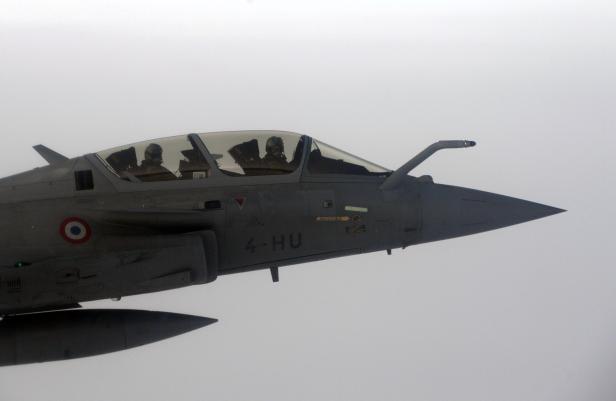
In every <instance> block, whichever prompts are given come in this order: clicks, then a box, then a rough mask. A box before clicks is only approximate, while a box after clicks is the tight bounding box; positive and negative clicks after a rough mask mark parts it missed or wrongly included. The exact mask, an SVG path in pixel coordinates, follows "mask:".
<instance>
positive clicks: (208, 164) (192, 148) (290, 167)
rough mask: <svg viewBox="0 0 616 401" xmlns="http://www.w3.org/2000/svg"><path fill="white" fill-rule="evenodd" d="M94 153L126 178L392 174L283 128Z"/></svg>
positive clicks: (162, 141)
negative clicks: (217, 175)
mask: <svg viewBox="0 0 616 401" xmlns="http://www.w3.org/2000/svg"><path fill="white" fill-rule="evenodd" d="M308 146H310V147H309V148H308ZM305 149H308V151H307V152H305ZM305 153H306V154H307V159H308V160H307V162H306V163H304V154H305ZM97 156H98V158H99V159H100V161H101V162H102V163H103V164H105V166H106V167H107V168H108V169H109V170H110V171H111V172H113V173H114V174H115V175H117V176H118V177H120V178H122V179H124V180H127V181H131V182H159V181H175V180H199V179H207V178H209V177H211V176H212V175H213V174H216V173H218V174H219V175H220V173H222V174H224V175H227V176H231V177H243V176H251V177H254V176H273V175H288V174H293V173H295V172H297V171H298V170H299V169H304V171H305V173H306V174H311V175H323V174H343V175H359V176H385V175H389V174H390V173H391V171H390V170H388V169H385V168H383V167H381V166H378V165H376V164H374V163H371V162H368V161H366V160H363V159H360V158H358V157H356V156H353V155H351V154H348V153H346V152H344V151H342V150H339V149H336V148H334V147H332V146H329V145H327V144H325V143H322V142H320V141H317V140H315V139H312V138H310V137H308V136H305V135H299V134H295V133H291V132H282V131H235V132H214V133H206V134H191V135H182V136H175V137H169V138H163V139H156V140H151V141H144V142H140V143H136V144H131V145H127V146H122V147H118V148H113V149H109V150H105V151H102V152H99V153H97ZM304 166H305V168H304Z"/></svg>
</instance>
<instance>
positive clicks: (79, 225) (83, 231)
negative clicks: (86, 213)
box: [60, 217, 92, 244]
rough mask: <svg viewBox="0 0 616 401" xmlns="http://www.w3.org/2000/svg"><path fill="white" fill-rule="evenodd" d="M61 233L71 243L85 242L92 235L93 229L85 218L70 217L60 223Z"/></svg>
mask: <svg viewBox="0 0 616 401" xmlns="http://www.w3.org/2000/svg"><path fill="white" fill-rule="evenodd" d="M60 235H61V236H62V238H64V239H65V240H66V241H67V242H70V243H71V244H83V243H86V242H88V240H89V239H90V237H91V236H92V229H91V228H90V225H89V224H88V223H87V222H86V221H85V220H83V219H80V218H79V217H69V218H68V219H66V220H64V221H63V222H62V224H61V225H60Z"/></svg>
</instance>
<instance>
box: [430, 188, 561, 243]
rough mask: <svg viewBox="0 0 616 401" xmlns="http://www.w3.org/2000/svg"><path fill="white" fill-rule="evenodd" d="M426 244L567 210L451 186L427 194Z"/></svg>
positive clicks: (432, 189) (434, 189)
mask: <svg viewBox="0 0 616 401" xmlns="http://www.w3.org/2000/svg"><path fill="white" fill-rule="evenodd" d="M423 204H424V212H423V230H422V242H428V241H435V240H439V239H446V238H453V237H459V236H463V235H470V234H476V233H480V232H484V231H489V230H495V229H498V228H503V227H508V226H512V225H515V224H520V223H524V222H527V221H531V220H536V219H540V218H543V217H547V216H551V215H554V214H558V213H562V212H564V211H565V210H563V209H559V208H556V207H552V206H547V205H542V204H540V203H535V202H529V201H526V200H522V199H516V198H512V197H509V196H504V195H498V194H493V193H489V192H482V191H477V190H474V189H468V188H459V187H452V186H447V185H437V184H435V185H433V186H432V188H431V189H430V190H429V191H427V192H426V193H425V196H424V202H423Z"/></svg>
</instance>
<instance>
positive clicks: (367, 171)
mask: <svg viewBox="0 0 616 401" xmlns="http://www.w3.org/2000/svg"><path fill="white" fill-rule="evenodd" d="M308 171H309V172H310V173H311V174H350V175H373V176H383V175H388V174H389V173H390V172H391V171H390V170H388V169H386V168H384V167H381V166H379V165H376V164H374V163H371V162H369V161H367V160H364V159H360V158H359V157H357V156H353V155H351V154H349V153H346V152H344V151H342V150H340V149H336V148H334V147H333V146H330V145H327V144H325V143H323V142H319V141H317V140H314V139H313V140H312V148H311V149H310V158H309V159H308Z"/></svg>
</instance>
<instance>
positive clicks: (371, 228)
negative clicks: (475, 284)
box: [0, 135, 562, 315]
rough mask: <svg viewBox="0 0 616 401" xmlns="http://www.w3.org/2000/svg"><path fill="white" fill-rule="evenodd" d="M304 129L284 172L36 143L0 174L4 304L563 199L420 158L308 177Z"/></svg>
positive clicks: (438, 232)
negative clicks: (468, 177) (80, 232)
mask: <svg viewBox="0 0 616 401" xmlns="http://www.w3.org/2000/svg"><path fill="white" fill-rule="evenodd" d="M193 137H194V139H195V140H196V141H197V143H198V144H199V149H201V151H202V152H204V156H205V157H206V158H207V160H208V161H209V162H210V164H211V165H215V162H214V158H213V157H212V155H210V154H209V153H207V149H206V148H205V146H203V143H202V142H201V140H200V139H199V138H198V136H196V135H194V136H193ZM306 139H307V140H306V141H305V143H304V157H303V164H302V165H301V166H300V168H298V169H297V170H296V171H295V172H294V173H292V174H288V175H277V176H257V177H231V176H228V175H225V174H222V173H221V172H220V171H218V170H217V169H214V170H213V172H212V175H211V176H210V177H209V178H207V179H204V180H187V181H170V182H129V181H125V180H121V179H120V178H118V177H117V176H116V175H114V174H113V173H112V172H111V171H109V170H108V169H107V168H106V167H105V166H104V165H103V163H102V162H101V161H100V160H99V159H98V158H97V156H96V155H93V154H90V155H86V156H83V157H79V158H75V159H70V160H68V159H65V158H64V157H62V156H61V155H59V154H57V153H55V152H53V151H50V150H49V149H47V148H39V149H40V151H41V152H42V155H43V156H44V157H45V158H46V159H47V160H48V161H50V163H51V164H50V165H49V166H46V167H43V168H38V169H35V170H32V171H28V172H25V173H22V174H18V175H15V176H12V177H8V178H4V179H2V180H0V241H1V243H2V244H3V246H2V248H1V249H0V315H9V314H15V313H21V312H29V311H33V310H49V309H56V308H62V307H65V306H71V305H75V304H78V303H79V302H84V301H92V300H97V299H105V298H118V297H122V296H128V295H135V294H141V293H148V292H155V291H162V290H168V289H173V288H180V287H184V286H188V285H195V284H204V283H208V282H211V281H214V280H215V279H216V278H217V277H218V276H219V275H223V274H231V273H239V272H244V271H251V270H258V269H268V268H273V267H279V266H287V265H294V264H299V263H305V262H310V261H316V260H323V259H329V258H334V257H340V256H345V255H353V254H359V253H365V252H375V251H383V250H390V249H393V248H404V247H407V246H410V245H414V244H419V243H423V242H429V241H436V240H441V239H447V238H453V237H457V236H462V235H469V234H474V233H478V232H483V231H487V230H492V229H496V228H501V227H505V226H509V225H513V224H517V223H522V222H525V221H529V220H533V219H537V218H541V217H545V216H548V215H552V214H555V213H559V212H561V211H562V210H561V209H557V208H552V207H549V206H545V205H540V204H536V203H532V202H527V201H523V200H518V199H513V198H509V197H505V196H501V195H496V194H491V193H486V192H480V191H475V190H472V189H465V188H458V187H451V186H447V185H440V184H435V183H433V182H432V179H431V178H430V177H420V178H415V177H411V176H408V175H407V173H408V171H410V169H412V168H413V167H414V166H415V165H416V164H417V162H421V161H422V160H419V159H417V158H415V159H414V160H415V162H413V163H411V162H409V163H410V164H409V163H407V165H405V166H403V167H402V168H401V169H400V170H398V172H394V173H393V174H391V176H390V177H389V178H387V177H373V176H354V175H311V174H310V173H309V172H308V170H307V168H306V159H307V155H308V152H309V149H310V146H311V140H310V138H308V137H306ZM465 143H466V144H469V145H468V146H471V145H470V142H465ZM456 147H457V146H456ZM437 148H438V146H437ZM434 150H435V149H434V148H433V149H432V150H431V151H430V152H431V153H433V151H434ZM436 150H438V149H436ZM431 153H430V154H431ZM419 156H421V154H420V155H418V157H419ZM428 156H429V155H428ZM425 157H427V156H426V153H425V152H423V156H421V157H420V159H422V158H423V159H425ZM79 171H91V172H92V176H91V178H92V179H93V182H94V188H93V189H91V190H79V191H78V190H77V188H76V172H79ZM388 180H389V181H388ZM67 222H68V223H67ZM66 224H81V225H85V226H84V227H85V229H86V230H87V238H85V239H79V240H75V241H70V240H69V239H67V238H66V236H65V235H64V234H63V233H62V230H63V229H64V226H63V225H66Z"/></svg>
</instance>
